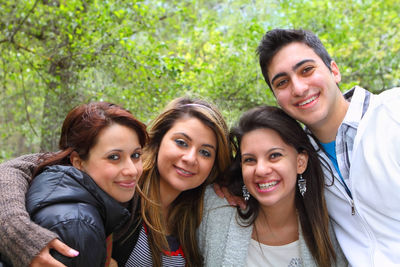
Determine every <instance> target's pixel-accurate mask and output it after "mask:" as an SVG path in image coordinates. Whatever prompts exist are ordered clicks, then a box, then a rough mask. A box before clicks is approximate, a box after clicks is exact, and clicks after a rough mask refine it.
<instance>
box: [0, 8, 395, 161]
mask: <svg viewBox="0 0 400 267" xmlns="http://www.w3.org/2000/svg"><path fill="white" fill-rule="evenodd" d="M399 13H400V6H399V5H398V4H397V3H396V1H394V0H383V1H372V0H362V1H361V0H353V1H350V2H349V1H344V0H338V1H333V0H318V1H317V0H265V1H261V0H254V1H244V0H236V1H233V0H220V1H216V0H207V1H205V0H197V1H194V0H182V1H177V0H171V1H159V0H158V1H156V0H143V1H139V0H133V1H132V0H131V1H123V0H107V1H99V0H86V1H82V0H69V1H65V0H18V1H14V0H0V14H1V16H0V84H1V89H0V103H1V105H0V125H1V126H0V136H1V139H0V161H1V160H4V159H7V158H10V157H13V156H16V155H19V154H22V153H27V152H37V151H39V150H55V149H57V140H58V134H59V129H60V127H61V123H62V120H63V119H64V117H65V115H66V113H67V111H68V110H70V109H71V108H72V107H73V106H75V105H76V104H79V103H82V102H88V101H93V100H104V101H110V102H115V103H118V104H122V105H123V106H125V107H127V108H128V109H129V110H131V111H132V112H133V113H134V114H135V115H136V116H137V117H138V118H139V119H141V120H142V121H144V122H146V123H148V122H149V121H150V120H151V119H152V118H154V116H155V115H156V114H157V113H158V112H159V111H160V109H161V108H162V107H163V106H164V105H165V104H166V103H167V102H168V101H170V100H171V99H172V98H174V97H177V96H182V95H192V96H200V97H203V98H206V99H208V100H210V101H213V102H215V103H216V104H217V105H218V106H219V107H220V108H221V110H222V111H223V113H224V115H225V117H226V118H227V120H228V123H229V124H232V123H233V122H234V121H236V119H237V118H238V116H239V114H241V113H242V112H243V111H244V110H247V109H248V108H250V107H253V106H256V105H260V104H275V100H274V97H273V95H272V93H271V92H270V90H269V89H268V88H267V85H266V84H265V82H264V81H263V78H262V75H261V72H260V70H259V66H258V61H257V56H256V53H255V50H256V47H257V45H258V43H259V41H260V39H261V37H262V35H263V34H264V33H265V32H266V31H267V30H269V29H272V28H276V27H281V28H288V27H290V28H293V27H294V28H305V29H309V30H312V31H314V32H315V33H317V34H318V36H319V37H320V38H321V40H322V41H323V43H324V44H325V45H326V47H327V49H328V51H329V52H330V54H331V55H332V56H333V58H334V59H335V61H336V62H337V63H338V64H339V67H340V69H341V72H342V83H341V89H342V90H343V91H344V90H347V89H350V88H351V87H352V86H353V85H356V84H357V85H360V86H363V87H365V88H368V89H369V90H372V91H376V92H379V91H382V90H385V89H387V88H390V87H393V86H398V85H399V84H400V70H399V68H398V67H399V62H400V58H399V57H400V53H399V47H400V42H399V39H400V35H399V34H397V33H398V29H399V28H400V27H399V26H400V19H399V18H398V16H397V14H399Z"/></svg>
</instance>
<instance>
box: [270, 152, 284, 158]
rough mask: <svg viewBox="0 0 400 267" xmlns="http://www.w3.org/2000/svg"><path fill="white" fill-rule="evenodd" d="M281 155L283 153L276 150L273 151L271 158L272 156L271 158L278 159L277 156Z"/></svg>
mask: <svg viewBox="0 0 400 267" xmlns="http://www.w3.org/2000/svg"><path fill="white" fill-rule="evenodd" d="M280 156H282V154H281V153H278V152H275V153H272V154H271V155H270V158H271V159H276V158H279V157H280Z"/></svg>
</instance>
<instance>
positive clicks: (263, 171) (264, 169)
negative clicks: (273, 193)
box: [255, 160, 271, 177]
mask: <svg viewBox="0 0 400 267" xmlns="http://www.w3.org/2000/svg"><path fill="white" fill-rule="evenodd" d="M269 173H271V167H270V166H269V165H268V163H267V162H265V161H263V160H259V161H258V162H257V166H256V171H255V174H256V175H257V176H261V177H263V176H266V175H268V174H269Z"/></svg>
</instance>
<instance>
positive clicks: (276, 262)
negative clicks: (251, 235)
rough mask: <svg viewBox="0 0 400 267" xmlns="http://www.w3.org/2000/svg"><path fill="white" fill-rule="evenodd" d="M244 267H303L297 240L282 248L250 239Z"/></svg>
mask: <svg viewBox="0 0 400 267" xmlns="http://www.w3.org/2000/svg"><path fill="white" fill-rule="evenodd" d="M246 266H247V267H265V266H271V267H275V266H285V267H286V266H288V267H299V266H303V264H302V259H301V257H300V246H299V240H296V241H294V242H292V243H289V244H286V245H282V246H268V245H264V244H262V243H259V242H257V241H256V240H254V239H251V240H250V245H249V250H248V255H247V260H246Z"/></svg>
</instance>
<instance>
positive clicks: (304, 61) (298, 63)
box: [271, 59, 315, 84]
mask: <svg viewBox="0 0 400 267" xmlns="http://www.w3.org/2000/svg"><path fill="white" fill-rule="evenodd" d="M307 62H315V60H314V59H303V60H302V61H299V62H297V63H296V64H295V65H294V66H293V68H292V70H293V71H296V70H297V69H298V68H299V67H300V66H301V65H303V64H304V63H307ZM285 75H287V73H286V72H279V73H278V74H276V75H275V76H274V77H273V78H272V79H271V84H273V83H274V81H275V80H276V79H278V78H279V77H282V76H285Z"/></svg>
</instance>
